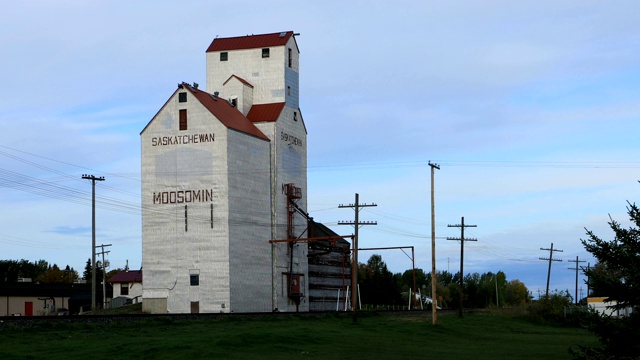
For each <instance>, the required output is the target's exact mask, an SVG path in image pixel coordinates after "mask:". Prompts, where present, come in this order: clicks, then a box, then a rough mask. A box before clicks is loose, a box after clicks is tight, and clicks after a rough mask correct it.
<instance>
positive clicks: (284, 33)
mask: <svg viewBox="0 0 640 360" xmlns="http://www.w3.org/2000/svg"><path fill="white" fill-rule="evenodd" d="M285 36H287V33H286V32H281V33H280V36H279V37H281V38H283V37H285Z"/></svg>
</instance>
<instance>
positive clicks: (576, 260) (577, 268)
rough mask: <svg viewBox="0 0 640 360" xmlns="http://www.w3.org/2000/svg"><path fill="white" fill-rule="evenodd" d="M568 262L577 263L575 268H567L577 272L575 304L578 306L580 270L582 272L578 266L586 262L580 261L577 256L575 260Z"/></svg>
mask: <svg viewBox="0 0 640 360" xmlns="http://www.w3.org/2000/svg"><path fill="white" fill-rule="evenodd" d="M567 261H569V262H574V263H576V267H575V268H567V269H569V270H575V271H576V301H575V302H576V305H578V270H580V267H579V266H578V264H579V263H581V262H585V261H584V260H582V261H579V260H578V257H577V256H576V259H575V260H567Z"/></svg>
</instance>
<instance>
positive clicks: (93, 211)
mask: <svg viewBox="0 0 640 360" xmlns="http://www.w3.org/2000/svg"><path fill="white" fill-rule="evenodd" d="M82 178H83V179H85V180H91V311H92V312H95V310H96V181H104V176H101V177H95V176H93V175H87V174H84V175H82Z"/></svg>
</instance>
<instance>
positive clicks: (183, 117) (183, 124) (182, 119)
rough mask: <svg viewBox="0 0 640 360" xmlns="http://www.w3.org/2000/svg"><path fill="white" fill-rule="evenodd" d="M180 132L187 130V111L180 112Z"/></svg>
mask: <svg viewBox="0 0 640 360" xmlns="http://www.w3.org/2000/svg"><path fill="white" fill-rule="evenodd" d="M180 130H187V109H182V110H180Z"/></svg>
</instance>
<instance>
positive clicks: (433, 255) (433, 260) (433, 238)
mask: <svg viewBox="0 0 640 360" xmlns="http://www.w3.org/2000/svg"><path fill="white" fill-rule="evenodd" d="M429 166H430V167H431V322H432V324H433V325H435V324H436V323H437V322H438V313H437V309H438V305H437V298H438V297H437V294H436V203H435V198H434V193H435V192H434V184H433V180H434V178H435V175H434V173H435V169H438V170H440V165H438V164H434V163H432V162H431V161H429ZM448 262H449V260H448V259H447V263H448Z"/></svg>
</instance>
